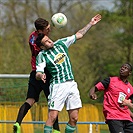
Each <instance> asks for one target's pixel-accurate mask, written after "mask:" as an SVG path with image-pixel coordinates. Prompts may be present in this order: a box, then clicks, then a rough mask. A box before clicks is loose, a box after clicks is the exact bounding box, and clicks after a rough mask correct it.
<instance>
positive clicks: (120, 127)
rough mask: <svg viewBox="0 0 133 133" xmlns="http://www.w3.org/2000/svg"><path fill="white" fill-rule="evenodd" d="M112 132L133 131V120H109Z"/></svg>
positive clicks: (128, 132)
mask: <svg viewBox="0 0 133 133" xmlns="http://www.w3.org/2000/svg"><path fill="white" fill-rule="evenodd" d="M107 124H108V127H109V130H110V133H133V122H131V121H128V120H108V121H107Z"/></svg>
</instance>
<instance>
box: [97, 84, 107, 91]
mask: <svg viewBox="0 0 133 133" xmlns="http://www.w3.org/2000/svg"><path fill="white" fill-rule="evenodd" d="M95 87H96V88H97V89H98V91H102V90H105V88H104V86H103V84H102V83H101V82H99V83H98V84H96V85H95Z"/></svg>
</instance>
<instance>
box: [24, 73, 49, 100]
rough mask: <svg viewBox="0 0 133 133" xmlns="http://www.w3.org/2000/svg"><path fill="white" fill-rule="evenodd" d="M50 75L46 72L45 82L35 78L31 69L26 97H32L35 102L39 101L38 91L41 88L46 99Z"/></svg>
mask: <svg viewBox="0 0 133 133" xmlns="http://www.w3.org/2000/svg"><path fill="white" fill-rule="evenodd" d="M49 76H50V75H48V73H46V78H47V79H46V83H44V82H43V81H42V80H36V71H32V72H31V73H30V77H29V83H28V92H27V97H26V99H28V98H34V99H35V102H38V101H39V95H40V92H41V91H42V90H43V91H44V94H45V96H46V98H47V99H48V95H49V85H50V84H49V81H50V78H49Z"/></svg>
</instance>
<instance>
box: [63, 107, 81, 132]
mask: <svg viewBox="0 0 133 133" xmlns="http://www.w3.org/2000/svg"><path fill="white" fill-rule="evenodd" d="M78 112H79V109H73V110H68V115H69V121H68V124H67V125H66V128H65V133H74V131H75V130H76V123H77V121H78Z"/></svg>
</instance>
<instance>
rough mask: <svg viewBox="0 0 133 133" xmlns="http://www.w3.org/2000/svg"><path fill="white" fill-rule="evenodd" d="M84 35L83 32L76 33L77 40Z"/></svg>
mask: <svg viewBox="0 0 133 133" xmlns="http://www.w3.org/2000/svg"><path fill="white" fill-rule="evenodd" d="M82 37H83V34H81V33H80V32H77V33H76V38H77V40H79V39H81V38H82Z"/></svg>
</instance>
